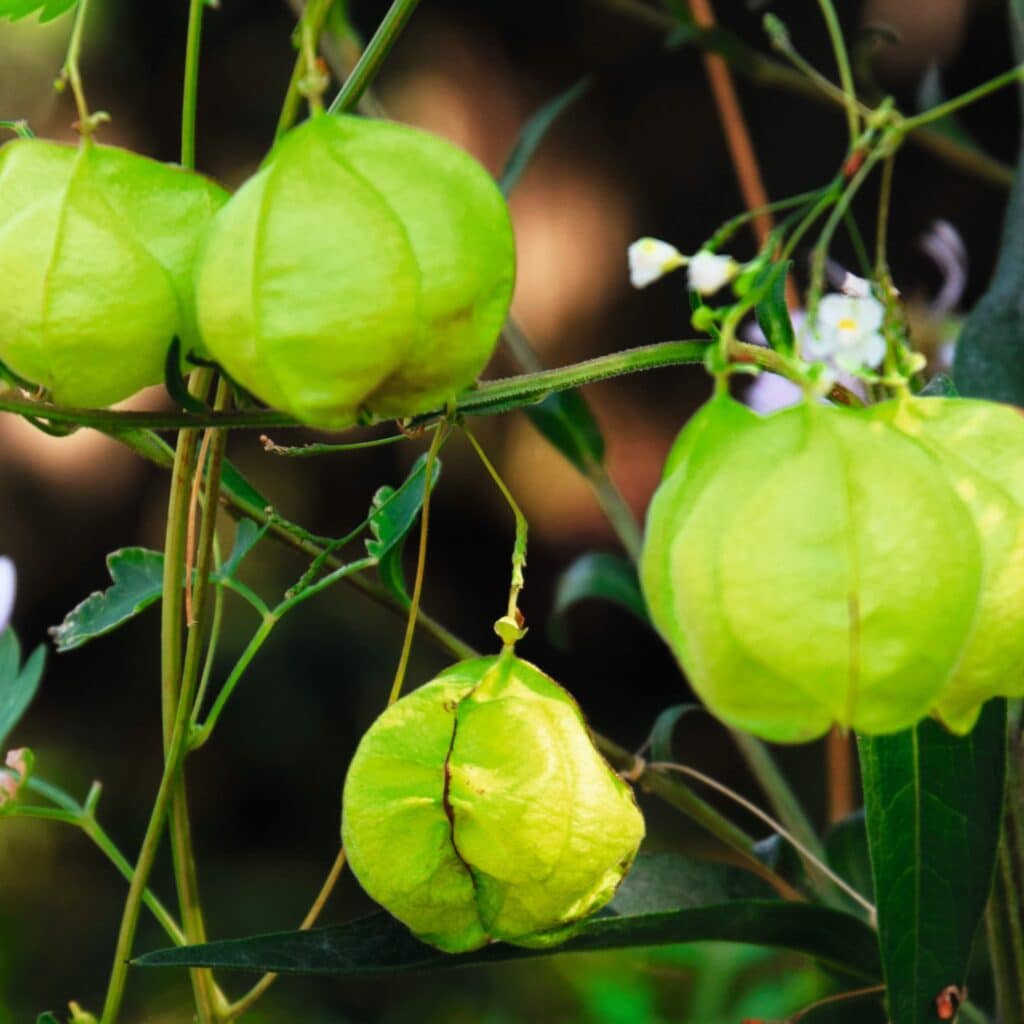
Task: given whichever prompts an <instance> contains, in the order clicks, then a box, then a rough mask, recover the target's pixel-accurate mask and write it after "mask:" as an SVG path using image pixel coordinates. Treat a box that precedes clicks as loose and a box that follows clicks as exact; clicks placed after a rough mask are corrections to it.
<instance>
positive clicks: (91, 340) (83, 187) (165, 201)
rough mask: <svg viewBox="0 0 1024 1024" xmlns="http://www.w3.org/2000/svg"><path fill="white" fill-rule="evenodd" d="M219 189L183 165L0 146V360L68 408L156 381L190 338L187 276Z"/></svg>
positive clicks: (37, 144) (107, 153)
mask: <svg viewBox="0 0 1024 1024" xmlns="http://www.w3.org/2000/svg"><path fill="white" fill-rule="evenodd" d="M225 196H226V194H224V193H222V192H221V190H220V189H218V188H217V186H215V185H213V184H212V183H210V182H208V181H206V179H203V178H201V177H199V176H198V175H193V174H191V173H189V172H186V171H184V170H182V169H180V168H174V167H170V166H168V165H164V164H160V163H157V162H156V161H153V160H148V159H146V158H145V157H140V156H137V155H135V154H133V153H129V152H128V151H126V150H121V149H116V148H114V147H109V146H100V145H97V144H95V143H89V142H87V143H83V144H82V145H81V146H78V147H74V146H68V145H64V144H61V143H54V142H47V141H44V140H39V139H21V140H17V141H14V142H11V143H8V144H7V145H5V146H3V148H2V149H0V277H2V279H3V282H4V285H3V287H4V292H3V294H4V306H3V312H4V317H3V318H2V322H0V359H2V360H3V361H4V362H5V363H7V364H8V365H9V366H10V367H11V369H13V370H14V371H15V372H16V373H18V374H19V375H21V376H23V377H25V378H27V379H28V380H31V381H32V382H33V383H36V384H39V385H41V386H43V387H45V388H47V389H49V390H50V391H51V392H52V394H53V396H54V398H55V400H57V401H58V402H62V403H65V404H69V405H109V404H111V403H113V402H116V401H119V400H121V399H123V398H127V397H128V396H129V395H132V394H134V393H135V392H136V391H138V390H139V389H140V388H143V387H146V386H147V385H150V384H156V383H159V382H160V381H161V380H163V375H164V362H165V358H166V353H167V349H168V347H169V346H170V343H171V341H172V339H173V338H174V337H175V336H176V335H177V336H180V337H182V338H183V341H184V342H185V344H186V347H190V345H189V343H190V341H191V342H192V345H193V346H194V344H195V338H196V330H195V327H194V312H193V311H192V300H191V287H190V280H191V273H192V263H193V260H194V254H195V249H196V247H197V245H198V240H199V237H200V235H201V233H202V231H203V229H204V228H205V226H206V225H207V223H208V222H209V220H210V218H211V216H212V214H213V211H214V209H215V208H216V206H217V205H218V204H219V203H220V202H222V201H223V198H225Z"/></svg>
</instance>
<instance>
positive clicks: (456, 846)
mask: <svg viewBox="0 0 1024 1024" xmlns="http://www.w3.org/2000/svg"><path fill="white" fill-rule="evenodd" d="M643 834H644V825H643V818H642V817H641V815H640V812H639V811H638V809H637V807H636V803H635V801H634V799H633V795H632V792H631V791H630V789H629V787H628V786H627V785H626V784H625V783H623V782H622V781H621V780H620V779H619V778H618V776H616V775H615V773H614V772H613V771H612V770H611V768H610V767H609V765H608V764H607V762H606V761H605V760H604V759H603V758H602V757H601V755H600V754H599V753H598V752H597V750H596V749H595V747H594V745H593V742H592V740H591V738H590V733H589V731H588V729H587V726H586V723H585V722H584V720H583V716H582V715H581V713H580V710H579V708H578V706H577V705H576V702H575V701H574V700H573V699H572V698H571V697H570V696H569V694H568V693H566V692H565V690H563V689H562V688H561V687H560V686H558V685H557V684H556V683H555V682H554V681H553V680H552V679H550V678H549V677H548V676H546V675H545V674H544V673H543V672H541V671H540V670H539V669H537V668H535V667H534V666H533V665H530V664H529V663H527V662H525V661H522V660H520V659H519V658H517V657H515V655H513V654H512V653H511V652H505V653H503V654H501V655H498V656H497V657H489V658H477V659H473V660H471V661H464V662H461V663H460V664H458V665H454V666H453V667H452V668H450V669H448V670H447V671H445V672H443V673H442V674H441V675H440V676H438V677H437V678H435V679H434V680H433V681H431V682H430V683H427V684H426V685H425V686H423V687H421V688H420V689H418V690H415V691H414V692H412V693H410V694H409V695H408V696H406V697H404V698H402V699H401V700H400V701H398V702H397V703H395V704H394V705H392V706H391V707H390V708H388V709H387V710H386V711H385V712H384V713H383V714H382V715H381V716H380V717H379V718H378V719H377V721H376V722H375V723H374V724H373V725H372V726H371V727H370V729H369V731H368V732H367V733H366V735H365V736H364V737H363V739H362V742H361V743H360V745H359V748H358V750H357V751H356V754H355V757H354V758H353V761H352V764H351V766H350V768H349V771H348V776H347V778H346V781H345V792H344V801H343V811H342V839H343V842H344V844H345V850H346V853H347V855H348V862H349V864H350V866H351V868H352V871H353V873H354V874H355V876H356V878H357V879H358V880H359V882H360V883H361V884H362V886H363V888H364V889H366V891H367V892H368V893H369V894H370V896H372V897H373V898H374V899H375V900H376V901H377V902H378V903H380V904H381V905H382V906H383V907H384V908H385V909H387V910H388V911H390V912H391V913H392V914H393V915H394V916H395V917H397V918H398V919H399V920H401V921H403V922H404V923H405V924H406V925H408V927H409V928H410V929H411V930H412V931H413V932H414V933H415V934H416V935H417V936H418V937H419V938H421V939H422V940H423V941H424V942H429V943H431V944H432V945H434V946H437V947H438V948H440V949H443V950H446V951H448V952H453V953H454V952H464V951H467V950H471V949H476V948H478V947H480V946H483V945H484V944H486V943H487V942H490V941H492V940H504V941H508V942H512V943H516V944H518V945H546V944H549V943H554V942H559V941H562V940H563V939H565V938H566V937H567V936H568V934H570V932H571V928H572V926H573V925H574V924H575V923H576V922H578V921H579V920H581V919H583V918H585V917H586V916H587V915H589V914H591V913H593V912H594V911H595V910H597V909H598V908H600V907H601V906H603V905H604V904H605V903H607V902H608V900H610V899H611V897H612V895H613V894H614V892H615V889H616V888H617V887H618V884H619V882H620V881H621V880H622V878H623V876H624V875H625V874H626V872H627V871H628V870H629V867H630V865H631V864H632V862H633V858H634V857H635V855H636V851H637V848H638V847H639V845H640V841H641V839H642V838H643Z"/></svg>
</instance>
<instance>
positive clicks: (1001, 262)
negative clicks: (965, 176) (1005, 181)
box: [953, 0, 1024, 405]
mask: <svg viewBox="0 0 1024 1024" xmlns="http://www.w3.org/2000/svg"><path fill="white" fill-rule="evenodd" d="M1010 9H1011V26H1012V29H1013V32H1012V35H1013V42H1014V48H1015V52H1016V56H1017V60H1018V62H1019V61H1024V22H1022V19H1024V14H1022V12H1021V10H1020V6H1019V5H1018V4H1017V2H1016V0H1014V3H1012V4H1011V5H1010ZM953 380H954V382H955V383H956V387H957V390H958V391H959V392H960V394H962V395H965V396H966V397H968V398H989V399H992V400H994V401H997V402H1009V403H1011V404H1013V405H1024V136H1022V138H1021V150H1020V155H1019V157H1018V160H1017V171H1016V175H1015V177H1014V182H1013V190H1012V191H1011V193H1010V202H1009V205H1008V207H1007V210H1006V222H1005V223H1004V225H1003V237H1002V243H1001V245H1000V249H999V258H998V260H997V261H996V269H995V274H994V275H993V278H992V282H991V283H990V284H989V287H988V291H986V292H985V294H984V295H983V296H982V297H981V299H980V301H979V302H978V304H977V305H976V306H975V307H974V309H973V310H972V311H971V314H970V316H968V317H967V322H966V323H965V324H964V327H963V330H962V331H961V332H960V337H959V339H958V340H957V344H956V354H955V356H954V360H953Z"/></svg>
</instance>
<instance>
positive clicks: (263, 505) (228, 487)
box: [220, 460, 272, 518]
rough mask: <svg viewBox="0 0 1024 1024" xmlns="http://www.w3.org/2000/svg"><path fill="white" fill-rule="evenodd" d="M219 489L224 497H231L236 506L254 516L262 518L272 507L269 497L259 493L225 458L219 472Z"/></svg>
mask: <svg viewBox="0 0 1024 1024" xmlns="http://www.w3.org/2000/svg"><path fill="white" fill-rule="evenodd" d="M220 489H221V490H222V491H223V492H224V494H225V496H226V497H229V498H231V500H232V502H233V503H235V505H236V507H238V508H240V509H241V510H242V511H244V512H248V513H249V514H250V515H252V516H254V517H260V518H262V516H263V514H264V513H265V512H266V511H267V509H269V508H271V507H272V505H271V502H270V499H269V498H266V497H264V496H263V495H262V494H260V492H259V491H257V490H256V488H255V487H253V485H252V484H251V483H249V481H248V480H247V479H246V478H245V477H244V476H243V475H242V474H241V472H239V470H238V468H237V467H236V466H235V465H234V463H231V462H228V461H227V460H225V461H224V466H223V470H222V472H221V481H220Z"/></svg>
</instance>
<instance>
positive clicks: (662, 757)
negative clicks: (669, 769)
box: [647, 704, 704, 761]
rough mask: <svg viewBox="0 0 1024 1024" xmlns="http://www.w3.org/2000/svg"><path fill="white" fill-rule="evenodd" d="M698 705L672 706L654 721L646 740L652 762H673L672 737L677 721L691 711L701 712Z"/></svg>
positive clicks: (701, 709)
mask: <svg viewBox="0 0 1024 1024" xmlns="http://www.w3.org/2000/svg"><path fill="white" fill-rule="evenodd" d="M703 710H704V708H703V707H702V706H701V705H700V704H674V705H673V706H672V707H670V708H666V709H665V710H664V711H662V713H661V714H660V715H658V717H657V718H656V719H655V720H654V728H652V729H651V735H650V737H649V738H648V740H647V744H648V746H649V747H650V757H651V760H652V761H675V759H676V756H675V754H674V753H673V751H672V737H673V736H674V735H675V732H676V726H677V725H678V724H679V720H680V719H681V718H683V717H684V716H686V715H688V714H690V712H691V711H703Z"/></svg>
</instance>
